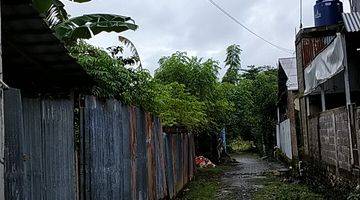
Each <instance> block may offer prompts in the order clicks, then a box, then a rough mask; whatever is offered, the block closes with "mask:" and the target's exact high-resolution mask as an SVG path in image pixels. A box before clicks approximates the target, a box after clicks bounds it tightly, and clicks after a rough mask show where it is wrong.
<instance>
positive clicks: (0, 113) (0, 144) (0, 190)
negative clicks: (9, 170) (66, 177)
mask: <svg viewBox="0 0 360 200" xmlns="http://www.w3.org/2000/svg"><path fill="white" fill-rule="evenodd" d="M1 15H2V12H1V1H0V80H2V79H3V65H2V64H3V63H2V38H1V34H2V30H1V27H2V26H1V19H2V18H1ZM3 94H4V93H3V89H0V161H1V163H0V199H5V163H4V158H5V155H4V150H5V130H4V98H3V97H4V95H3Z"/></svg>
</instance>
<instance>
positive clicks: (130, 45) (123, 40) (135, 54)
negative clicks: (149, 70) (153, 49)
mask: <svg viewBox="0 0 360 200" xmlns="http://www.w3.org/2000/svg"><path fill="white" fill-rule="evenodd" d="M119 41H120V42H121V43H122V44H123V45H124V46H126V47H127V48H130V51H131V53H132V54H133V56H132V57H133V59H134V60H137V62H138V63H139V68H142V64H141V60H140V55H139V52H138V51H137V49H136V46H135V45H134V43H133V42H131V40H129V39H127V38H126V37H123V36H119Z"/></svg>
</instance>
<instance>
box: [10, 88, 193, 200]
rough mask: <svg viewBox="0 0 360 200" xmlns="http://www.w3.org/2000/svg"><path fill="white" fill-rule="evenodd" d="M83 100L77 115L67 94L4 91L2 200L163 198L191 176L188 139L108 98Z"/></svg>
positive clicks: (174, 192) (189, 136)
mask: <svg viewBox="0 0 360 200" xmlns="http://www.w3.org/2000/svg"><path fill="white" fill-rule="evenodd" d="M84 103H85V104H84V105H85V106H84V107H82V108H80V115H79V116H77V115H75V112H74V110H75V109H74V107H75V106H74V99H73V98H71V97H68V98H64V97H63V98H61V99H54V98H44V97H43V98H25V97H22V96H21V94H20V91H19V90H15V89H11V90H8V91H6V93H5V134H6V144H5V146H6V154H5V168H6V173H5V178H6V187H5V189H6V199H11V200H12V199H34V200H35V199H36V200H37V199H51V200H53V199H54V200H56V199H59V200H60V199H61V200H62V199H95V200H97V199H101V200H102V199H136V200H137V199H163V198H165V197H174V195H175V194H176V193H177V192H179V191H180V190H181V189H182V188H183V186H184V185H185V184H186V183H187V182H188V181H189V180H190V179H191V178H192V177H193V173H194V169H195V168H194V162H193V161H194V156H195V148H194V138H193V135H192V134H165V133H163V132H162V126H161V123H160V120H159V119H158V118H156V117H153V116H151V115H150V114H149V113H146V112H144V111H142V110H141V109H139V108H136V107H129V106H126V105H123V104H122V103H121V102H119V101H116V100H104V101H101V100H99V99H97V98H95V97H91V96H86V97H85V102H84ZM77 117H79V118H80V119H79V122H78V123H79V126H78V125H77V122H76V121H77V120H76V118H77ZM74 124H76V126H74ZM75 127H76V128H77V127H78V128H79V130H76V128H75ZM76 133H79V136H80V137H76V136H75V135H76ZM75 144H78V147H79V148H75V146H76V145H75Z"/></svg>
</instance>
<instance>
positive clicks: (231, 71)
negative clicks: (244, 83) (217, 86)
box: [223, 44, 241, 84]
mask: <svg viewBox="0 0 360 200" xmlns="http://www.w3.org/2000/svg"><path fill="white" fill-rule="evenodd" d="M240 55H241V49H240V46H239V45H236V44H234V45H231V46H229V47H228V48H227V49H226V60H225V66H227V67H228V70H227V72H226V74H225V76H224V77H223V82H225V83H231V84H236V83H238V81H239V78H240V77H239V72H240V69H241V59H240Z"/></svg>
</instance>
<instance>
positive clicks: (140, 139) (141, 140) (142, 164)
mask: <svg viewBox="0 0 360 200" xmlns="http://www.w3.org/2000/svg"><path fill="white" fill-rule="evenodd" d="M136 141H137V144H136V149H137V151H136V194H137V195H138V196H137V198H136V199H140V200H142V199H148V188H147V185H148V177H147V176H148V174H147V171H148V170H147V149H146V146H147V145H146V142H147V141H146V132H145V114H144V112H143V111H142V110H141V109H139V108H136Z"/></svg>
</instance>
